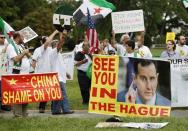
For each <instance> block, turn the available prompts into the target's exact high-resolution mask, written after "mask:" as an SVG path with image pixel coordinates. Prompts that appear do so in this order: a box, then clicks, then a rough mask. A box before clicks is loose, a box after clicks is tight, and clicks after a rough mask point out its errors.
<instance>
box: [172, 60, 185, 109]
mask: <svg viewBox="0 0 188 131" xmlns="http://www.w3.org/2000/svg"><path fill="white" fill-rule="evenodd" d="M170 62H171V92H172V107H187V106H188V95H187V92H188V89H187V85H188V59H187V58H183V59H181V58H177V59H171V60H170Z"/></svg>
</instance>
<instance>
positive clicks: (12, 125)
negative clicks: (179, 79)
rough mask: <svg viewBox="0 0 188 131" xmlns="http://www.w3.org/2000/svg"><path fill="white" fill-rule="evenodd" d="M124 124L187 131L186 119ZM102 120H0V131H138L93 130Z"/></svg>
mask: <svg viewBox="0 0 188 131" xmlns="http://www.w3.org/2000/svg"><path fill="white" fill-rule="evenodd" d="M122 120H123V121H124V122H170V123H169V124H168V125H167V126H166V127H164V128H162V129H159V130H157V131H187V129H188V118H145V119H142V118H122ZM104 121H105V119H104V118H96V119H86V118H64V117H48V118H46V117H45V118H40V117H32V118H25V119H24V118H18V119H15V118H6V119H5V118H0V123H1V126H0V131H65V130H66V131H69V130H73V131H94V130H95V131H96V130H97V131H109V130H110V131H112V130H114V131H117V130H118V131H123V130H130V131H138V129H130V128H103V129H95V126H96V124H97V123H98V122H104Z"/></svg>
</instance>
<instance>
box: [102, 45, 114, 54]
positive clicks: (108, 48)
mask: <svg viewBox="0 0 188 131" xmlns="http://www.w3.org/2000/svg"><path fill="white" fill-rule="evenodd" d="M110 50H113V51H114V52H115V51H116V50H115V49H114V48H113V47H112V45H111V44H108V46H106V47H105V48H104V52H105V54H108V52H109V51H110Z"/></svg>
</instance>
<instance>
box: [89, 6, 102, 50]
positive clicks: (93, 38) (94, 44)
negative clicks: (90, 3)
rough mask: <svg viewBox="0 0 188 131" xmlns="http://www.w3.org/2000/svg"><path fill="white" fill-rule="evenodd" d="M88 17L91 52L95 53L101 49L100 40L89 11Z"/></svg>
mask: <svg viewBox="0 0 188 131" xmlns="http://www.w3.org/2000/svg"><path fill="white" fill-rule="evenodd" d="M87 13H88V15H87V16H88V17H87V24H88V28H87V31H86V36H87V39H88V41H89V43H90V47H91V50H90V52H91V53H93V52H94V51H97V50H98V49H99V39H98V34H97V31H96V29H95V26H94V22H93V20H92V18H91V15H90V13H89V10H88V9H87Z"/></svg>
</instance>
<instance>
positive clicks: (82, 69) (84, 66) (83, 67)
mask: <svg viewBox="0 0 188 131" xmlns="http://www.w3.org/2000/svg"><path fill="white" fill-rule="evenodd" d="M85 59H87V60H88V61H87V62H86V63H83V64H81V65H79V66H77V69H78V70H81V71H83V72H86V71H87V69H88V66H89V65H90V64H91V63H92V60H91V58H90V57H89V56H88V55H86V54H85Z"/></svg>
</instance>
